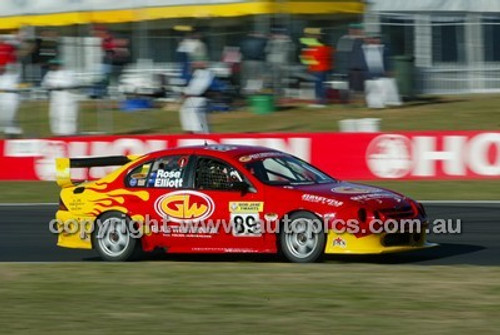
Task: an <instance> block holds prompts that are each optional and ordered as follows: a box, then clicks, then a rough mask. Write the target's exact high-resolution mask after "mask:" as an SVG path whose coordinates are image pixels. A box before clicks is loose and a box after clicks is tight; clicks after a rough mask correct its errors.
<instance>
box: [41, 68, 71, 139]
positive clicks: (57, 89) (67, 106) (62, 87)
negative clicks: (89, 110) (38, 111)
mask: <svg viewBox="0 0 500 335" xmlns="http://www.w3.org/2000/svg"><path fill="white" fill-rule="evenodd" d="M49 65H50V69H49V72H47V74H46V75H45V77H44V78H43V81H42V87H44V88H46V89H47V90H49V92H50V104H49V121H50V130H51V132H52V134H54V135H56V136H68V135H74V134H76V132H77V128H78V127H77V122H78V101H77V97H76V94H74V93H73V92H72V89H75V88H77V82H76V80H75V75H74V73H73V72H72V71H68V70H66V69H64V68H63V66H62V62H61V61H60V60H57V59H54V60H52V61H50V63H49Z"/></svg>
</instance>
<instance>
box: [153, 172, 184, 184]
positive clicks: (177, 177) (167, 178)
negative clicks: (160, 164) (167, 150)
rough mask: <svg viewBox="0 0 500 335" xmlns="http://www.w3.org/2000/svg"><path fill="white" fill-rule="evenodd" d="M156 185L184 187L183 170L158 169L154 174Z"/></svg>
mask: <svg viewBox="0 0 500 335" xmlns="http://www.w3.org/2000/svg"><path fill="white" fill-rule="evenodd" d="M153 175H154V176H153V178H152V179H154V187H168V188H180V187H182V182H183V180H182V178H181V176H182V171H178V170H174V171H165V170H158V171H156V172H155V173H154V174H153Z"/></svg>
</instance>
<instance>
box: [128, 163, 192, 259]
mask: <svg viewBox="0 0 500 335" xmlns="http://www.w3.org/2000/svg"><path fill="white" fill-rule="evenodd" d="M190 160H191V157H190V156H189V155H168V156H163V157H160V158H157V159H154V160H151V161H147V162H144V163H143V164H141V165H139V166H137V167H135V168H134V169H133V170H132V171H130V172H129V173H128V175H127V178H126V184H127V186H128V187H129V188H131V189H133V190H134V191H138V190H142V191H146V192H147V193H148V194H149V199H148V201H147V202H141V203H140V204H139V203H138V204H137V206H133V208H134V210H133V212H131V213H130V214H131V216H132V217H133V216H135V215H137V216H139V217H142V219H143V221H144V222H145V225H146V227H147V228H146V229H145V232H146V233H145V234H144V235H143V238H142V243H143V247H144V249H145V250H152V249H154V248H157V247H164V248H166V249H167V250H170V249H171V248H174V250H175V248H179V246H181V247H183V246H184V245H186V244H187V242H186V234H180V233H179V228H178V226H179V224H180V223H181V220H180V219H181V218H183V216H184V214H185V212H188V211H189V208H187V207H186V206H185V205H184V204H185V203H186V201H185V200H186V199H187V200H188V202H189V194H190V193H189V191H187V190H186V187H187V185H188V180H189V174H188V166H189V164H190ZM185 190H186V191H185ZM185 207H186V208H185ZM191 210H192V209H191Z"/></svg>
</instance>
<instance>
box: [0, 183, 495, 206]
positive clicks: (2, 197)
mask: <svg viewBox="0 0 500 335" xmlns="http://www.w3.org/2000/svg"><path fill="white" fill-rule="evenodd" d="M363 183H367V184H371V185H377V186H381V187H386V188H389V189H392V190H394V191H398V192H401V193H403V194H405V195H407V196H410V197H412V198H414V199H418V200H500V192H499V191H498V190H499V189H500V180H488V181H437V182H436V181H371V182H363ZM59 190H60V188H59V187H58V186H57V185H56V183H55V182H0V191H1V192H0V203H16V202H19V203H30V202H42V203H46V202H57V201H58V198H59Z"/></svg>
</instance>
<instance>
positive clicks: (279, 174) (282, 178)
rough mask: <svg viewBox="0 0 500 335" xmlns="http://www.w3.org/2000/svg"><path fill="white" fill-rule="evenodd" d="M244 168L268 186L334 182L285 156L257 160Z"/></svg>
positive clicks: (304, 164) (299, 161)
mask: <svg viewBox="0 0 500 335" xmlns="http://www.w3.org/2000/svg"><path fill="white" fill-rule="evenodd" d="M245 167H246V168H247V170H249V171H250V173H252V174H253V175H255V176H256V177H257V178H258V179H259V180H260V181H262V182H263V183H266V184H270V185H310V184H326V183H332V182H334V181H335V180H334V179H333V178H331V177H329V176H327V175H326V174H324V173H323V172H321V171H319V170H318V169H316V168H314V167H313V166H311V165H309V164H307V163H306V162H304V161H302V160H300V159H298V158H295V157H292V156H286V155H283V156H279V157H268V158H263V159H258V160H255V161H252V162H249V163H247V164H246V165H245Z"/></svg>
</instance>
